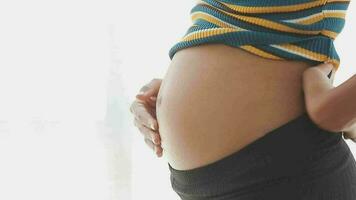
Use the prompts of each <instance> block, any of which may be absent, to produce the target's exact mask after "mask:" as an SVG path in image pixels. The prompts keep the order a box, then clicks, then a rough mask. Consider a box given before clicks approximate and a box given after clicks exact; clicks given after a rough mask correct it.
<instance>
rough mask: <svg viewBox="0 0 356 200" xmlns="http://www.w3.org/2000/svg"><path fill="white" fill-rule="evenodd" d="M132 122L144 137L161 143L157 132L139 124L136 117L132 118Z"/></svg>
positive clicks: (155, 142)
mask: <svg viewBox="0 0 356 200" xmlns="http://www.w3.org/2000/svg"><path fill="white" fill-rule="evenodd" d="M134 124H135V126H136V127H137V128H138V129H139V131H140V133H141V134H142V135H143V136H144V137H145V138H149V139H150V140H151V141H152V142H153V143H154V144H157V145H158V144H160V143H161V137H160V135H159V134H158V133H157V132H155V131H153V130H151V129H149V128H147V127H145V126H144V125H142V124H140V122H139V121H138V120H137V119H136V118H135V119H134Z"/></svg>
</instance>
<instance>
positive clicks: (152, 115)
mask: <svg viewBox="0 0 356 200" xmlns="http://www.w3.org/2000/svg"><path fill="white" fill-rule="evenodd" d="M161 83H162V79H152V80H151V82H149V83H148V84H146V85H144V86H143V87H142V88H141V89H140V93H139V94H137V95H136V100H135V101H134V102H133V103H132V104H131V106H130V111H131V113H132V114H133V115H134V116H135V119H134V124H135V126H136V127H137V128H138V129H139V131H140V133H141V134H142V135H143V136H144V141H145V143H146V144H147V145H148V146H149V147H150V148H151V149H152V150H153V151H154V152H155V154H156V155H157V156H158V157H161V156H162V153H163V149H162V147H161V138H160V135H159V131H158V122H157V117H156V100H157V94H158V91H159V89H160V86H161Z"/></svg>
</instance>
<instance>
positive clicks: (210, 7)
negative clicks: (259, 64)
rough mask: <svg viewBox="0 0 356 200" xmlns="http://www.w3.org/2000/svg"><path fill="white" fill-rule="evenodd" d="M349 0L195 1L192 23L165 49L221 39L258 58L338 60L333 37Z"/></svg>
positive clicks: (317, 62) (336, 66)
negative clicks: (176, 40)
mask: <svg viewBox="0 0 356 200" xmlns="http://www.w3.org/2000/svg"><path fill="white" fill-rule="evenodd" d="M349 2H350V0H198V1H197V4H196V5H195V6H194V7H193V8H192V9H191V11H190V16H191V20H192V22H193V24H192V26H191V27H189V29H188V30H187V32H186V33H185V35H184V36H183V37H182V38H181V39H180V40H179V41H178V42H177V43H175V44H174V46H173V47H171V49H170V50H169V57H170V59H172V58H173V56H174V54H175V53H176V52H177V51H179V50H180V49H183V48H187V47H189V46H196V45H199V44H204V43H223V44H226V45H229V46H232V47H238V48H241V49H244V50H246V51H248V52H251V53H253V54H256V55H258V56H262V57H264V58H269V59H276V60H301V61H306V62H309V63H312V64H319V63H321V62H325V61H328V62H331V63H332V64H333V65H334V67H335V70H337V69H338V67H339V65H340V59H339V56H338V54H337V52H336V50H335V47H334V40H335V38H336V36H337V35H338V34H339V33H340V32H341V30H342V29H343V27H344V24H345V13H346V10H347V8H348V6H349Z"/></svg>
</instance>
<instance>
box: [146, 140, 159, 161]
mask: <svg viewBox="0 0 356 200" xmlns="http://www.w3.org/2000/svg"><path fill="white" fill-rule="evenodd" d="M144 141H145V143H146V144H147V146H148V147H149V148H150V149H151V150H152V151H153V152H154V153H155V154H156V155H157V156H159V157H160V156H162V152H163V149H162V147H160V146H158V145H155V144H153V143H152V141H151V140H150V139H148V138H145V139H144Z"/></svg>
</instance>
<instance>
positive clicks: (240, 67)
mask: <svg viewBox="0 0 356 200" xmlns="http://www.w3.org/2000/svg"><path fill="white" fill-rule="evenodd" d="M307 67H310V65H309V64H307V63H304V62H300V61H286V60H284V61H282V60H272V59H265V58H262V57H259V56H256V55H253V54H251V53H249V52H247V51H245V50H242V49H239V48H234V47H230V46H227V45H223V44H204V45H199V46H195V47H189V48H186V49H182V50H180V51H178V52H177V53H176V54H175V56H174V57H173V59H172V62H171V63H170V65H169V67H168V69H167V72H166V74H165V76H164V77H163V82H162V85H161V88H160V90H159V93H158V97H157V107H156V112H157V120H158V124H159V133H160V136H161V146H162V148H163V156H164V157H165V159H167V161H168V162H169V163H170V165H171V166H172V167H173V168H175V169H178V170H189V169H194V168H197V167H201V166H204V165H207V164H209V163H212V162H215V161H217V160H220V159H222V158H223V157H225V156H227V155H230V154H232V153H234V152H237V151H238V150H240V149H242V148H244V147H245V146H247V145H248V144H250V143H251V142H253V141H255V140H256V139H258V138H259V137H262V136H263V135H265V134H266V133H268V132H269V131H271V130H273V129H275V128H277V127H279V126H281V125H283V124H285V123H287V122H288V121H290V120H292V119H294V118H296V117H298V116H299V115H301V114H302V113H303V112H306V108H305V102H304V96H303V86H302V74H303V71H304V70H305V69H306V68H307Z"/></svg>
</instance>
